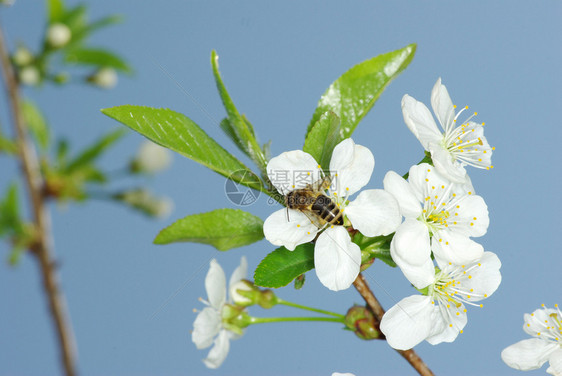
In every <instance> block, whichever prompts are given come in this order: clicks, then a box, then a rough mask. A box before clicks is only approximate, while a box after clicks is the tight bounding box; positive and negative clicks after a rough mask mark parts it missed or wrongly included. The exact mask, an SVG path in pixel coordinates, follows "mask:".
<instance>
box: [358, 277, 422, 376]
mask: <svg viewBox="0 0 562 376" xmlns="http://www.w3.org/2000/svg"><path fill="white" fill-rule="evenodd" d="M353 286H355V288H356V289H357V291H358V292H359V294H361V296H362V297H363V299H364V300H365V303H367V306H368V307H369V309H370V310H371V311H372V312H373V314H374V315H375V318H376V319H377V320H378V321H379V323H380V322H381V320H382V316H383V315H384V309H383V308H382V306H381V304H380V303H379V301H378V300H377V298H376V297H375V295H374V294H373V292H372V291H371V289H370V288H369V285H368V284H367V280H366V279H365V277H364V276H363V274H361V273H359V275H358V276H357V279H355V281H354V282H353ZM396 351H397V352H398V353H399V354H400V355H402V357H404V359H406V361H407V362H408V363H410V365H411V366H412V367H414V369H415V370H416V371H418V373H419V374H420V375H422V376H433V372H431V370H430V369H429V367H428V366H427V364H425V363H424V362H423V360H422V359H421V358H420V357H419V356H418V354H416V353H415V351H414V350H412V349H410V350H405V351H404V350H396Z"/></svg>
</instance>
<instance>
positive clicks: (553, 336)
mask: <svg viewBox="0 0 562 376" xmlns="http://www.w3.org/2000/svg"><path fill="white" fill-rule="evenodd" d="M543 307H544V304H543ZM554 307H555V308H556V311H557V312H552V313H550V314H549V315H548V317H547V318H546V319H545V320H541V319H539V318H538V317H537V316H536V315H535V314H531V316H532V320H535V323H536V327H538V328H540V329H539V330H540V331H538V332H537V337H540V338H542V339H544V340H546V341H549V342H553V343H558V344H560V346H562V312H560V308H558V304H555V305H554ZM527 326H530V324H529V323H527Z"/></svg>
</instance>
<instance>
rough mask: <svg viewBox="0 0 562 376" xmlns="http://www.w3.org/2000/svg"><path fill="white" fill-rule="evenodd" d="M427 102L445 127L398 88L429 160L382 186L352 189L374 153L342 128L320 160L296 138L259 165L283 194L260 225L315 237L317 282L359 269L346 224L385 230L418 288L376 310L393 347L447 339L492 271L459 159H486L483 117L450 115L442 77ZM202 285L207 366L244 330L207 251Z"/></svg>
mask: <svg viewBox="0 0 562 376" xmlns="http://www.w3.org/2000/svg"><path fill="white" fill-rule="evenodd" d="M431 104H432V107H433V110H434V112H435V114H436V117H437V119H438V121H439V123H440V124H441V126H442V128H443V132H440V131H439V130H438V128H437V125H436V122H435V121H434V119H433V117H432V115H431V112H430V111H429V109H428V108H427V107H426V106H425V105H424V104H422V103H421V102H418V101H416V100H415V99H413V98H412V97H410V96H408V95H405V96H404V98H403V100H402V110H403V114H404V120H405V122H406V124H407V125H408V127H409V128H410V130H411V131H412V132H413V133H414V135H415V136H416V137H417V138H418V139H419V140H420V142H421V144H422V145H423V147H424V148H425V150H426V151H427V152H429V153H430V154H431V159H432V162H433V165H430V164H427V163H421V164H419V165H415V166H412V167H411V168H410V171H409V173H408V177H407V179H406V178H404V177H402V176H400V175H399V174H397V173H395V172H393V171H389V172H388V173H387V174H386V176H385V178H384V182H383V183H384V189H366V190H362V191H361V189H362V188H364V187H365V186H366V185H367V183H368V182H369V180H370V178H371V174H372V172H373V169H374V166H375V159H374V156H373V154H372V153H371V151H370V150H369V149H367V148H366V147H364V146H361V145H357V144H355V142H354V141H353V140H352V139H345V140H344V141H342V142H340V143H339V144H338V145H336V147H335V148H334V150H333V153H332V157H331V161H330V166H329V170H324V169H323V168H322V166H320V165H319V164H318V162H317V161H316V160H315V159H314V158H313V157H312V156H311V155H310V154H308V153H306V152H303V151H301V150H293V151H288V152H285V153H282V154H281V155H279V156H277V157H275V158H272V159H271V160H270V161H269V163H268V165H267V174H268V177H269V180H270V181H271V183H272V184H273V186H274V187H275V189H276V190H277V191H278V192H279V193H280V194H282V195H283V196H284V200H285V205H286V208H283V209H280V210H278V211H276V212H274V213H273V214H271V215H270V216H269V217H268V218H267V219H266V221H265V223H264V228H263V231H264V235H265V237H266V239H267V240H268V241H269V242H271V243H272V244H273V245H276V246H284V247H285V248H287V249H288V250H290V251H293V250H294V249H295V248H296V247H297V246H298V245H300V244H304V243H309V242H311V241H315V246H314V247H315V248H314V266H315V270H316V274H317V276H318V279H319V280H320V281H321V282H322V284H324V285H325V286H326V287H327V288H329V289H331V290H334V291H338V290H343V289H347V288H348V287H350V286H351V284H352V283H353V282H354V280H355V279H356V278H357V276H358V274H359V272H360V268H361V249H360V247H359V245H357V244H355V243H354V242H353V235H354V234H355V233H357V232H360V233H361V234H362V235H364V236H366V237H376V236H386V235H390V234H393V233H394V235H393V238H392V241H391V244H390V255H391V256H392V259H393V260H394V261H395V263H396V264H397V265H398V266H399V267H400V269H401V271H402V272H403V274H404V276H405V277H406V278H407V279H408V280H409V281H410V282H411V283H412V285H414V287H415V288H416V289H417V290H418V291H420V293H421V295H413V296H410V297H407V298H404V299H402V300H401V301H400V302H398V303H397V304H396V305H395V306H394V307H392V308H391V309H390V310H388V312H386V314H385V315H384V316H383V318H382V321H381V323H380V329H381V331H382V332H383V333H384V335H385V336H386V340H387V341H388V343H389V345H390V346H392V347H393V348H395V349H398V350H406V349H410V348H412V347H414V346H416V345H417V344H418V343H420V342H421V341H423V340H427V341H428V342H429V343H431V344H438V343H441V342H451V341H453V340H455V338H456V337H457V336H458V334H459V333H460V332H462V330H463V328H464V326H465V325H466V323H467V315H466V311H467V310H466V308H465V307H466V306H467V305H473V306H482V305H481V304H480V301H481V300H483V299H485V298H487V297H489V296H490V295H491V294H493V293H494V291H496V289H497V288H498V286H499V284H500V282H501V274H500V271H499V269H500V267H501V263H500V260H499V259H498V257H497V256H496V255H495V254H494V253H492V252H486V251H484V248H483V247H482V246H481V245H480V244H478V243H477V242H475V241H474V240H473V239H472V238H477V237H480V236H483V235H484V234H485V233H486V231H487V229H488V225H489V217H488V208H487V206H486V203H485V202H484V200H483V199H482V197H480V196H478V195H476V194H475V192H474V188H473V186H472V183H471V180H470V178H469V177H468V175H467V174H466V170H465V166H466V165H472V166H475V167H480V168H491V167H492V165H491V154H492V150H493V148H491V147H490V146H489V145H488V142H487V141H486V139H485V138H484V134H483V129H482V127H483V124H478V123H475V122H472V121H471V119H472V118H473V116H471V117H470V118H469V119H468V120H466V121H465V122H464V123H463V124H460V125H458V126H457V124H456V123H457V119H458V117H459V115H460V114H461V113H462V112H464V111H465V109H466V108H465V109H463V110H461V111H459V112H458V113H456V114H455V110H454V109H455V106H453V104H452V101H451V99H450V97H449V94H448V92H447V89H446V88H445V86H444V85H442V84H441V79H439V80H437V83H436V84H435V86H434V88H433V91H432V95H431ZM355 193H358V194H357V196H356V197H354V198H352V196H353V195H354V194H355ZM245 270H246V263H245V260H242V264H241V266H240V267H239V268H238V269H237V270H236V271H235V273H234V274H233V277H232V278H231V283H230V286H238V285H239V281H240V280H241V279H242V278H243V276H244V275H245ZM205 285H206V289H207V292H208V296H209V302H208V303H207V302H206V303H207V304H208V305H209V307H207V308H205V309H204V310H203V311H201V312H200V313H199V315H198V316H197V319H196V320H195V324H194V331H193V335H192V339H193V342H195V344H196V346H197V348H200V349H202V348H206V347H209V346H211V344H212V343H213V341H214V344H215V346H214V347H213V349H212V350H211V352H210V353H209V356H208V357H207V358H206V359H205V360H204V362H205V364H206V365H207V366H208V367H210V368H216V367H218V366H219V365H220V364H221V363H222V362H223V360H224V358H225V357H226V354H227V353H228V346H229V340H230V339H234V338H237V337H239V336H240V335H241V334H242V330H241V328H236V327H233V326H232V325H231V324H230V323H229V321H228V320H226V319H225V318H226V317H227V316H228V315H227V314H226V313H225V309H226V310H229V309H230V307H229V304H228V303H227V301H226V280H225V276H224V272H223V271H222V269H221V268H220V266H219V265H218V264H217V263H216V261H215V260H213V261H212V262H211V269H210V270H209V274H208V275H207V279H206V280H205ZM231 290H232V288H231ZM234 290H236V289H234ZM230 296H231V299H232V298H233V297H234V299H235V304H238V302H236V297H237V296H239V294H237V293H236V291H231V295H230ZM225 307H226V308H225ZM240 309H244V307H243V304H242V305H241V306H240ZM557 312H558V313H559V312H560V311H557ZM557 317H558V320H560V316H557ZM559 324H560V321H558V327H557V328H559ZM557 340H558V339H557ZM514 346H515V345H514ZM549 349H550V347H549ZM506 351H507V350H506ZM506 351H504V352H506ZM512 352H513V351H512ZM507 353H508V355H509V354H510V353H509V352H507ZM549 354H551V352H549ZM543 358H544V356H543V357H541V358H540V361H542V359H543ZM504 359H505V358H504ZM552 362H553V360H552V359H551V363H552ZM541 364H542V363H541ZM334 375H340V374H339V373H334ZM342 375H343V374H342Z"/></svg>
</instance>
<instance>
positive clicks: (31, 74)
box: [19, 65, 41, 86]
mask: <svg viewBox="0 0 562 376" xmlns="http://www.w3.org/2000/svg"><path fill="white" fill-rule="evenodd" d="M19 79H20V81H21V83H23V84H25V85H29V86H35V85H37V84H38V83H39V81H40V80H41V73H39V69H37V67H34V66H33V65H30V66H27V67H24V68H22V69H21V70H20V71H19Z"/></svg>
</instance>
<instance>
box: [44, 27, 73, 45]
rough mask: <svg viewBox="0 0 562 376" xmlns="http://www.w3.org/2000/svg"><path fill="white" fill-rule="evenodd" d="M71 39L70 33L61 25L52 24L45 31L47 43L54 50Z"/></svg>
mask: <svg viewBox="0 0 562 376" xmlns="http://www.w3.org/2000/svg"><path fill="white" fill-rule="evenodd" d="M71 38H72V32H71V31H70V29H69V27H68V26H66V25H65V24H63V23H54V24H52V25H51V26H49V28H48V29H47V42H49V44H50V45H51V46H53V47H55V48H61V47H64V46H65V45H66V44H67V43H68V42H70V39H71Z"/></svg>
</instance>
